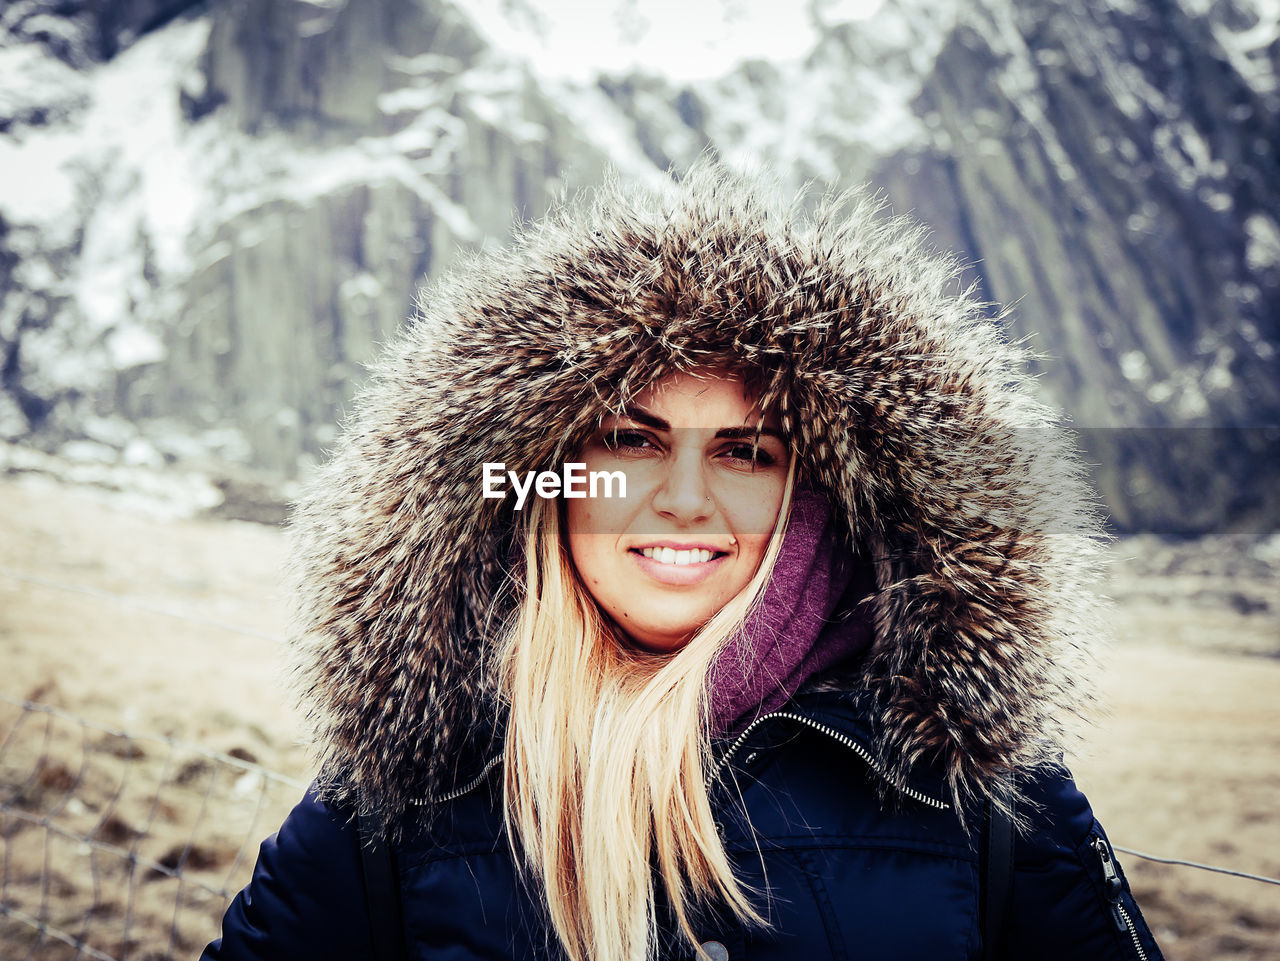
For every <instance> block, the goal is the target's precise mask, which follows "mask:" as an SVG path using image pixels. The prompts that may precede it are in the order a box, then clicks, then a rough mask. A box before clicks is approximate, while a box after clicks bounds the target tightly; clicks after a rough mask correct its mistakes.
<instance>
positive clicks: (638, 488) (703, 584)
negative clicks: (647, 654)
mask: <svg viewBox="0 0 1280 961" xmlns="http://www.w3.org/2000/svg"><path fill="white" fill-rule="evenodd" d="M759 423H760V411H759V409H758V408H757V407H756V406H755V403H754V401H753V399H752V398H751V396H750V395H749V394H748V391H747V388H746V385H745V383H744V382H743V380H742V378H741V377H738V376H736V375H729V374H727V373H722V372H708V373H700V374H697V375H694V374H672V375H670V376H668V377H666V378H663V379H662V380H660V381H658V382H657V383H656V384H654V385H653V386H651V387H649V388H648V389H646V390H645V391H643V392H641V393H640V394H638V395H637V396H636V397H635V399H634V401H633V402H632V403H631V405H630V406H629V407H628V408H627V409H626V411H625V413H624V414H622V415H620V416H613V415H610V416H608V417H607V418H606V419H605V420H604V422H603V423H602V424H601V427H600V429H599V430H597V431H596V432H595V434H593V435H592V437H591V439H590V440H589V441H588V442H587V444H586V446H585V447H584V448H583V449H582V451H581V452H580V454H579V456H578V458H577V460H578V461H581V462H583V463H585V464H586V469H587V471H588V472H592V471H619V470H620V471H623V472H624V473H625V474H626V477H627V483H626V491H627V496H626V497H625V498H605V497H594V498H592V497H588V498H582V499H570V500H567V501H566V502H565V505H566V521H567V526H568V532H569V552H570V555H571V556H572V558H573V563H574V566H575V568H576V569H577V571H578V575H579V577H580V578H581V580H582V582H583V584H585V585H586V588H587V590H588V591H589V592H590V593H591V596H592V597H593V598H594V599H595V601H596V603H597V604H598V605H599V606H600V608H601V610H602V611H603V612H604V613H605V614H607V615H608V616H609V617H610V618H611V619H612V620H613V621H614V623H615V624H617V625H618V626H619V627H620V628H621V629H622V630H623V631H624V632H625V633H626V634H627V636H628V637H630V638H631V639H632V640H634V641H635V642H636V643H637V644H639V645H641V646H642V647H645V648H647V649H649V650H652V651H656V652H670V651H674V650H677V649H679V648H680V647H681V646H683V645H684V644H685V643H686V642H687V641H688V640H689V638H690V637H691V636H692V635H693V634H694V632H696V631H697V630H698V629H699V628H700V627H702V626H703V625H704V624H706V622H707V621H708V620H710V619H711V618H712V617H713V616H714V615H715V614H716V613H717V612H718V611H719V610H720V609H721V608H722V607H724V605H725V604H726V603H728V602H729V601H730V600H731V599H732V598H733V597H735V596H736V595H737V594H738V593H739V592H740V591H741V590H742V589H743V588H744V587H746V586H747V584H748V583H749V582H750V581H751V578H752V577H753V576H754V575H755V573H756V570H757V569H758V568H759V566H760V561H761V559H762V558H763V557H764V554H765V550H766V548H767V547H768V544H769V538H770V536H771V535H772V533H773V528H774V525H775V523H776V522H777V519H778V512H779V510H780V508H781V505H782V499H783V492H784V489H785V487H786V480H787V469H788V462H789V453H788V450H787V447H786V444H785V443H784V441H783V439H782V436H781V434H780V433H779V430H778V424H777V421H776V419H775V418H773V417H771V416H766V417H765V418H764V427H763V430H762V431H761V433H760V435H759V442H758V445H757V443H756V427H757V425H758V424H759Z"/></svg>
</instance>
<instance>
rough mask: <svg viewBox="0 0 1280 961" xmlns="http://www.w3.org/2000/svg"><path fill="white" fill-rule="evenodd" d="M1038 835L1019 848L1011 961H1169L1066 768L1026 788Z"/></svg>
mask: <svg viewBox="0 0 1280 961" xmlns="http://www.w3.org/2000/svg"><path fill="white" fill-rule="evenodd" d="M1023 788H1024V794H1025V796H1026V798H1027V800H1028V801H1029V802H1030V804H1029V805H1028V807H1029V808H1030V809H1031V810H1030V811H1029V812H1028V813H1029V816H1030V821H1031V830H1030V831H1029V832H1028V833H1027V834H1020V835H1019V836H1018V838H1017V840H1016V841H1015V843H1014V879H1013V892H1012V895H1011V897H1012V903H1011V905H1010V912H1009V951H1008V956H1009V957H1010V958H1011V959H1021V958H1037V959H1039V961H1079V959H1082V958H1088V959H1090V961H1162V958H1163V956H1162V955H1161V953H1160V949H1159V947H1157V946H1156V942H1155V939H1154V938H1153V937H1152V935H1151V930H1150V929H1149V928H1148V926H1147V923H1146V921H1145V920H1144V919H1143V917H1142V913H1141V912H1140V911H1139V910H1138V905H1137V903H1136V902H1135V901H1134V899H1133V894H1132V893H1131V892H1130V890H1129V882H1128V881H1127V880H1126V879H1125V876H1124V872H1123V871H1122V870H1121V868H1120V862H1119V861H1117V860H1116V857H1115V852H1114V851H1113V850H1112V848H1111V843H1110V841H1108V840H1107V835H1106V832H1105V831H1103V829H1102V825H1101V824H1099V823H1098V821H1097V819H1096V818H1095V817H1094V816H1093V810H1092V808H1090V806H1089V801H1088V799H1086V798H1085V796H1084V795H1083V794H1081V793H1080V791H1079V789H1078V788H1077V787H1076V785H1075V782H1074V781H1073V780H1072V778H1071V775H1070V773H1069V772H1068V771H1067V769H1066V768H1065V767H1062V766H1047V767H1044V768H1041V769H1039V770H1038V771H1036V772H1035V774H1034V776H1033V777H1032V778H1031V779H1030V780H1029V781H1028V782H1026V783H1024V785H1023Z"/></svg>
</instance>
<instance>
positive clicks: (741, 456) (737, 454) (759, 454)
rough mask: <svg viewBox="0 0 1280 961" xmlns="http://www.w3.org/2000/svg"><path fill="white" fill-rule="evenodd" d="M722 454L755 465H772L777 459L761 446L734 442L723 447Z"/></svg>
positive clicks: (753, 466)
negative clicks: (729, 445)
mask: <svg viewBox="0 0 1280 961" xmlns="http://www.w3.org/2000/svg"><path fill="white" fill-rule="evenodd" d="M724 454H725V456H726V457H728V458H729V459H730V460H735V461H741V462H743V463H745V464H749V465H750V466H751V467H752V468H755V467H772V466H773V465H774V464H775V463H776V462H777V461H776V458H775V457H774V456H773V455H772V454H770V453H769V452H768V451H767V450H765V449H764V448H763V447H757V446H756V445H754V444H734V445H733V446H732V447H728V448H726V449H725V451H724Z"/></svg>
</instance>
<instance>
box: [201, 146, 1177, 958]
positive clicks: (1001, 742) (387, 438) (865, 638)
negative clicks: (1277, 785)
mask: <svg viewBox="0 0 1280 961" xmlns="http://www.w3.org/2000/svg"><path fill="white" fill-rule="evenodd" d="M954 279H955V271H954V267H953V265H952V264H951V263H950V262H949V261H944V260H941V259H939V258H937V257H936V256H935V255H932V254H929V253H927V252H926V251H925V250H924V249H923V248H922V245H921V239H920V237H919V234H918V232H916V231H915V230H914V229H912V228H909V227H907V226H905V225H904V224H902V223H901V222H899V221H892V220H884V219H879V218H878V217H877V216H876V213H875V211H874V209H872V208H871V207H870V206H868V205H867V204H866V203H865V202H862V201H857V200H856V199H855V201H854V202H853V203H852V204H849V203H847V202H845V203H844V204H843V205H842V203H841V202H838V201H833V202H830V203H828V204H826V205H825V206H824V207H823V208H822V209H821V210H820V211H819V212H818V213H817V214H816V215H814V216H813V217H812V218H806V217H804V216H803V215H802V214H801V213H800V212H799V211H798V209H797V207H795V206H788V205H785V204H781V203H779V202H777V201H776V200H775V199H773V197H772V196H771V195H770V194H769V192H768V191H764V190H761V189H760V188H759V187H757V186H755V185H753V184H751V183H749V182H747V181H745V180H744V179H742V178H740V177H737V176H735V175H731V174H728V173H725V172H724V171H722V170H719V169H716V168H714V167H712V166H710V165H705V166H703V167H702V168H700V169H698V170H696V171H694V173H692V174H691V175H689V176H688V177H686V178H685V180H684V181H683V182H682V183H681V184H680V185H679V186H678V187H673V188H672V190H671V191H670V192H669V194H667V195H663V196H652V195H648V194H645V193H640V192H636V193H627V192H625V191H623V190H622V189H620V188H617V187H610V188H607V189H605V190H604V191H602V192H601V193H600V194H599V195H598V196H597V197H596V198H595V200H594V202H593V203H592V204H591V205H590V206H589V207H583V208H578V209H570V210H567V211H562V212H560V213H558V214H556V215H554V216H553V217H551V218H549V219H548V220H547V221H545V222H543V223H542V224H540V225H538V226H536V227H534V228H532V229H530V230H529V231H528V232H527V233H526V234H525V235H523V236H522V237H521V238H520V240H519V241H518V242H517V244H516V245H515V246H514V247H513V248H512V249H510V250H507V251H504V252H498V253H489V254H485V255H482V256H480V257H479V258H477V259H476V260H474V261H472V262H471V263H469V264H467V265H465V267H463V268H462V269H460V270H458V271H456V272H455V273H454V274H453V276H452V277H451V278H449V279H448V280H446V281H444V282H443V283H441V284H440V285H438V286H437V287H436V288H434V289H433V290H432V291H431V292H430V293H429V295H428V297H427V298H426V302H425V306H424V308H423V310H422V312H421V314H420V316H418V317H417V318H416V319H415V321H414V322H413V323H412V324H411V325H410V326H409V327H408V328H407V330H406V331H405V332H404V333H403V335H402V336H401V337H400V339H399V340H398V341H397V342H396V343H394V344H393V345H391V348H390V349H389V351H388V354H387V358H386V360H385V361H384V362H383V363H382V365H381V366H380V367H379V368H378V370H377V372H376V376H375V378H374V381H373V383H372V384H371V386H370V387H368V388H367V389H366V390H365V392H364V394H363V395H362V397H361V399H360V402H359V404H358V406H357V410H356V414H355V416H354V418H353V420H352V422H351V424H350V425H349V428H348V430H347V432H346V434H345V439H344V440H343V442H342V443H341V444H340V445H339V447H338V449H337V451H336V453H335V455H334V457H333V459H332V460H331V462H330V463H329V464H328V465H327V466H326V467H325V468H324V470H323V471H322V472H321V473H320V474H319V476H318V477H317V479H316V480H315V481H314V483H313V484H312V486H311V488H310V490H309V492H308V494H307V495H306V497H305V498H304V499H303V502H302V504H301V506H300V508H299V510H298V512H297V515H296V517H295V521H294V527H293V529H294V533H295V538H296V552H295V556H296V558H297V574H298V578H297V580H298V588H297V596H298V597H299V598H300V599H301V610H300V623H301V630H300V631H299V634H298V638H297V640H296V643H295V650H296V653H297V655H298V659H299V677H300V678H301V680H302V682H303V685H304V690H305V696H306V701H307V704H308V707H309V712H310V718H311V720H312V721H313V723H314V726H315V731H316V735H317V741H318V744H319V746H320V749H321V752H322V756H323V764H322V768H321V774H320V776H319V778H318V780H317V782H316V784H315V785H314V786H313V788H312V790H311V791H309V792H308V794H307V796H306V797H305V798H304V799H303V801H302V802H301V803H300V804H299V805H298V806H297V807H296V808H295V809H294V811H293V813H292V814H291V815H290V816H289V818H288V819H287V820H286V821H285V823H284V825H283V826H282V827H281V829H280V831H279V833H278V834H277V835H276V836H274V837H272V838H271V839H268V840H267V841H266V842H264V844H263V847H262V851H261V854H260V857H259V860H258V864H257V867H256V869H255V872H254V876H253V879H252V881H251V882H250V884H249V885H248V887H246V888H245V890H244V891H243V892H241V894H240V895H239V896H238V897H237V898H236V900H235V902H234V903H233V904H232V905H231V908H230V909H229V911H228V912H227V915H226V918H225V919H224V922H223V937H222V938H221V939H220V940H219V941H215V942H214V943H213V944H211V945H210V946H209V947H208V948H207V949H206V952H205V957H206V958H208V959H211V961H212V959H226V961H232V959H235V961H242V959H243V961H248V959H264V961H265V959H268V958H270V959H283V958H300V959H301V958H307V959H322V958H333V959H339V958H342V959H349V958H357V957H361V958H363V957H372V956H374V953H375V947H376V950H377V951H378V952H379V953H381V952H384V951H389V952H392V954H393V956H406V957H409V958H415V959H423V961H427V959H457V961H461V959H481V958H484V959H490V958H493V959H496V958H504V959H510V958H567V959H572V961H588V959H590V961H643V959H646V958H663V959H668V958H694V957H698V958H703V959H706V958H710V959H725V958H728V959H732V961H737V959H752V961H773V959H783V958H789V959H794V958H805V959H807V961H817V959H825V958H852V957H856V958H862V959H895V961H907V959H929V961H937V959H942V958H954V959H957V961H960V959H978V958H995V957H1009V958H1014V959H1020V958H1030V957H1035V958H1038V959H1047V961H1054V959H1062V961H1066V959H1081V958H1088V959H1090V961H1120V959H1129V958H1140V959H1155V958H1159V957H1160V953H1159V949H1158V948H1157V947H1156V944H1155V942H1154V940H1153V939H1152V937H1151V934H1150V931H1149V930H1148V928H1147V926H1146V924H1145V923H1144V921H1143V919H1142V916H1141V914H1140V913H1139V911H1138V908H1137V905H1136V904H1135V903H1134V900H1133V898H1132V895H1131V894H1130V892H1129V888H1128V885H1127V882H1126V881H1125V879H1124V876H1123V873H1122V872H1121V871H1120V868H1119V865H1118V864H1117V863H1116V861H1115V858H1114V854H1113V852H1112V850H1111V848H1110V846H1109V843H1108V841H1107V838H1106V835H1105V833H1104V832H1103V830H1102V828H1101V826H1100V825H1099V824H1098V822H1097V821H1096V820H1095V819H1094V817H1093V815H1092V813H1091V811H1090V807H1089V805H1088V803H1087V801H1086V800H1085V798H1084V797H1083V796H1082V795H1081V794H1080V793H1079V792H1078V791H1077V790H1076V788H1075V787H1074V785H1073V783H1072V781H1071V778H1070V776H1069V774H1068V773H1067V771H1066V770H1065V768H1064V767H1063V766H1062V764H1061V760H1062V750H1063V745H1064V740H1065V738H1066V734H1065V732H1066V730H1067V728H1068V726H1069V725H1070V724H1071V723H1072V722H1073V720H1074V718H1075V715H1076V712H1077V711H1078V709H1079V708H1080V707H1081V706H1082V705H1085V704H1087V703H1088V700H1089V684H1088V678H1089V648H1090V645H1091V643H1092V638H1093V635H1094V621H1093V616H1092V614H1091V609H1092V601H1091V595H1090V592H1089V579H1090V574H1091V567H1092V561H1093V559H1094V558H1095V557H1096V555H1097V543H1096V536H1095V522H1094V520H1093V519H1092V517H1091V515H1090V513H1089V510H1088V509H1087V507H1085V506H1082V505H1087V497H1086V496H1085V494H1084V492H1083V490H1082V488H1081V485H1080V483H1079V481H1078V478H1077V471H1076V467H1075V462H1074V461H1073V460H1072V457H1071V455H1070V453H1069V450H1068V445H1067V443H1066V442H1065V441H1064V440H1063V438H1062V437H1061V435H1060V434H1059V433H1058V431H1057V430H1056V429H1055V428H1054V427H1053V425H1052V414H1051V412H1049V411H1047V410H1045V409H1044V408H1042V407H1041V406H1040V405H1038V404H1037V403H1036V402H1035V401H1033V400H1032V399H1031V397H1030V396H1029V394H1028V393H1027V391H1026V387H1025V377H1024V374H1023V373H1022V370H1021V367H1020V363H1021V358H1020V357H1019V356H1018V355H1016V354H1015V353H1014V352H1013V351H1012V350H1011V349H1010V348H1009V347H1007V346H1006V345H1004V344H1003V343H1002V341H1001V340H1000V338H999V336H998V334H997V332H996V331H995V330H994V328H993V325H992V324H991V322H990V321H988V320H986V319H984V317H983V315H982V312H981V309H980V305H978V304H976V303H975V302H974V301H973V300H972V299H971V298H970V297H968V296H967V295H963V294H958V293H955V292H954V291H953V290H951V287H952V285H953V282H954ZM499 465H501V466H499ZM536 472H545V473H542V474H538V473H536ZM624 481H625V496H623V486H624ZM606 484H608V485H610V486H608V487H606ZM593 488H594V490H593ZM358 821H359V822H360V823H362V824H363V825H364V826H365V829H364V830H363V831H362V830H360V828H358V826H357V822H358ZM1007 826H1011V829H1010V830H1008V831H1006V827H1007ZM362 835H363V837H362ZM362 843H363V844H364V847H365V852H366V853H365V855H364V856H363V857H362V853H361V845H362ZM369 851H373V852H374V855H370V854H369V853H368V852H369ZM387 854H391V855H392V856H393V857H392V859H391V860H387V858H386V856H387ZM387 864H393V865H394V867H393V868H388V869H387V870H388V871H390V872H391V873H390V874H389V875H388V877H390V882H389V883H388V885H387V886H386V887H385V888H384V887H380V886H379V883H378V881H377V877H378V875H379V874H380V873H381V871H382V868H381V867H380V865H387ZM391 902H396V903H395V904H392V903H391Z"/></svg>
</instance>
